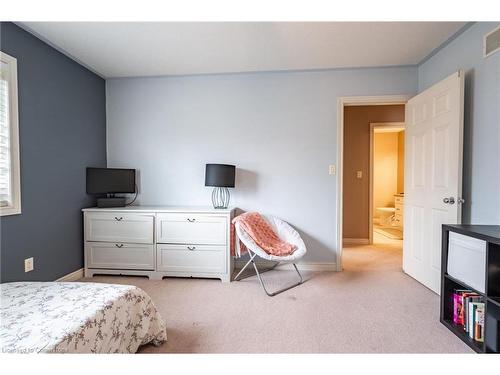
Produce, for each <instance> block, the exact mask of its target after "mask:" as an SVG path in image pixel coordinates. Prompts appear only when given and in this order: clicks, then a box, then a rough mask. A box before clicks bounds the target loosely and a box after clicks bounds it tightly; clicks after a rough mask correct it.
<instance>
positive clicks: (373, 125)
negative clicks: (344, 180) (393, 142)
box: [368, 122, 405, 244]
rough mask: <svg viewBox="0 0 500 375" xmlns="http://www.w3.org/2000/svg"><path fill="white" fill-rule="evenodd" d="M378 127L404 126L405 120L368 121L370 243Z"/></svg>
mask: <svg viewBox="0 0 500 375" xmlns="http://www.w3.org/2000/svg"><path fill="white" fill-rule="evenodd" d="M380 128H398V129H399V128H403V129H404V128H405V122H371V123H370V177H369V178H370V193H369V194H370V196H369V197H368V204H369V205H370V207H369V208H368V215H369V218H368V236H369V242H370V244H372V243H373V168H374V164H373V150H374V148H373V141H374V133H375V129H380Z"/></svg>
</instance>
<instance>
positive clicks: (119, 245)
mask: <svg viewBox="0 0 500 375" xmlns="http://www.w3.org/2000/svg"><path fill="white" fill-rule="evenodd" d="M115 246H116V247H117V248H119V249H121V248H122V247H123V244H122V243H120V244H117V243H115Z"/></svg>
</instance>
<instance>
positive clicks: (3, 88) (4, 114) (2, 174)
mask: <svg viewBox="0 0 500 375" xmlns="http://www.w3.org/2000/svg"><path fill="white" fill-rule="evenodd" d="M10 149H11V148H10V126H9V82H8V81H7V80H6V79H4V77H2V78H1V79H0V207H8V206H11V205H12V194H11V190H12V189H11V185H12V181H11V170H12V168H11V165H10Z"/></svg>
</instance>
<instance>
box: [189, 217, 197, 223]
mask: <svg viewBox="0 0 500 375" xmlns="http://www.w3.org/2000/svg"><path fill="white" fill-rule="evenodd" d="M188 221H189V222H190V223H194V222H195V221H196V219H190V218H188Z"/></svg>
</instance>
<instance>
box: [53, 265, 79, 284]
mask: <svg viewBox="0 0 500 375" xmlns="http://www.w3.org/2000/svg"><path fill="white" fill-rule="evenodd" d="M81 278H83V268H80V269H79V270H76V271H73V272H71V273H68V274H67V275H65V276H63V277H60V278H58V279H57V280H56V281H76V280H80V279H81Z"/></svg>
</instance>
